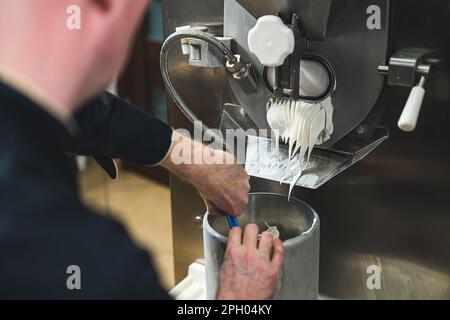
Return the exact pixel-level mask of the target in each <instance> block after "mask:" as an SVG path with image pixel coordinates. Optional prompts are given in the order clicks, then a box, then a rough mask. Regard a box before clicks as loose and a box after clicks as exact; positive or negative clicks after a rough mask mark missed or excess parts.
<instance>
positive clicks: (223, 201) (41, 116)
mask: <svg viewBox="0 0 450 320" xmlns="http://www.w3.org/2000/svg"><path fill="white" fill-rule="evenodd" d="M74 2H76V4H77V5H78V6H79V7H80V8H81V13H82V25H81V30H69V29H67V28H66V24H65V22H66V18H67V15H66V10H67V8H68V7H69V6H70V5H72V4H73V3H74ZM147 4H148V2H147V0H132V1H124V0H78V1H73V0H32V1H30V0H0V48H1V49H0V252H1V260H0V297H1V298H9V299H10V298H69V299H71V298H83V299H91V298H126V299H130V298H139V299H141V298H144V299H145V298H150V299H166V298H169V297H168V295H167V293H166V292H165V291H164V290H163V289H162V288H161V286H160V284H159V281H158V279H157V276H156V274H155V272H154V269H153V266H152V263H151V261H150V259H149V257H148V255H147V254H146V253H145V252H143V251H142V250H140V249H139V248H137V247H136V246H135V245H134V244H133V243H132V241H131V240H130V238H129V237H128V235H127V234H126V232H125V231H124V229H123V228H122V227H121V226H120V225H119V224H118V223H116V222H114V221H111V220H109V219H107V218H105V217H104V216H101V215H98V214H96V213H95V212H92V211H91V210H90V209H88V208H86V207H85V206H84V205H83V204H82V203H81V201H80V198H79V195H78V192H77V186H76V182H75V177H74V176H73V174H72V172H71V170H70V166H69V164H68V160H67V157H66V154H67V153H78V154H85V155H91V156H94V157H96V158H97V159H99V160H102V161H103V160H105V159H111V158H113V157H114V158H115V157H117V158H123V159H128V160H131V161H135V162H137V163H141V164H144V165H156V164H159V165H162V166H163V167H165V168H167V169H168V170H169V171H171V172H172V173H174V174H176V175H178V176H180V177H181V178H183V179H185V180H186V181H188V182H190V183H192V184H193V185H194V186H195V187H196V188H197V189H198V191H199V192H200V194H201V195H202V196H203V198H204V200H205V203H206V205H207V207H208V210H209V211H210V212H211V213H213V214H225V213H229V214H236V215H240V214H241V213H242V212H243V210H244V208H245V206H246V203H247V193H248V191H249V184H248V177H247V175H246V174H245V172H244V170H243V169H242V167H240V166H238V165H235V164H231V165H230V164H228V165H187V164H185V165H175V163H174V162H173V161H172V150H173V149H174V147H175V146H176V145H177V144H179V143H183V144H187V145H189V146H191V147H192V150H200V152H203V151H208V152H210V151H211V150H208V149H207V147H205V146H203V145H201V144H200V143H199V142H194V141H191V140H190V139H189V138H186V137H183V136H181V135H179V134H177V133H176V132H173V131H172V129H171V128H170V127H168V126H166V125H165V124H163V123H161V122H159V121H157V120H155V119H154V118H152V117H150V116H149V115H147V114H145V113H143V112H141V111H139V110H138V109H135V108H132V107H130V106H128V105H127V104H126V103H124V102H123V101H121V100H119V99H118V98H115V97H113V96H112V95H109V94H105V93H104V94H102V95H101V96H100V97H96V96H97V94H99V92H101V91H102V90H103V89H104V88H105V87H106V86H107V84H108V83H109V82H111V80H112V79H113V77H114V76H115V75H117V74H118V73H119V71H120V69H121V68H122V66H123V65H124V62H125V61H126V57H127V53H128V49H129V46H130V42H131V40H132V34H133V31H134V29H135V28H136V26H137V25H138V22H139V18H140V17H141V15H142V13H143V12H144V9H145V8H146V6H147ZM83 104H85V106H84V107H82V108H81V109H80V108H78V106H80V105H83ZM77 110H78V111H77ZM196 145H197V147H198V148H195V146H196ZM196 152H199V151H196ZM214 152H216V153H222V151H214ZM193 156H194V155H193ZM223 156H224V157H225V158H230V157H232V156H231V155H228V154H225V153H223ZM242 233H244V234H242ZM229 239H230V240H229V244H228V249H227V253H226V257H225V262H224V264H223V267H222V270H221V276H220V288H219V291H218V295H217V297H218V298H220V299H240V298H242V299H270V298H272V297H273V295H274V292H275V288H276V285H277V281H278V276H279V272H280V268H281V264H282V260H283V247H282V244H281V242H280V241H279V240H275V241H274V240H273V239H272V236H271V234H269V233H263V234H262V237H261V239H260V240H259V241H258V228H257V226H256V225H250V226H248V227H247V228H246V230H245V231H244V232H242V230H241V229H240V228H235V229H233V230H232V231H231V232H230V236H229ZM73 265H75V266H79V268H80V270H81V288H75V289H80V290H69V288H68V286H67V284H68V281H67V278H68V277H69V275H68V274H67V273H66V272H67V268H68V267H69V266H73ZM69 287H70V286H69ZM72 289H73V288H72Z"/></svg>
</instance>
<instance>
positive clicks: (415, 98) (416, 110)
mask: <svg viewBox="0 0 450 320" xmlns="http://www.w3.org/2000/svg"><path fill="white" fill-rule="evenodd" d="M424 85H425V77H422V79H421V80H420V83H419V84H418V85H417V86H416V87H414V88H413V89H412V90H411V94H410V95H409V98H408V101H407V102H406V105H405V108H404V109H403V112H402V115H401V117H400V120H399V121H398V127H399V128H400V129H401V130H403V131H405V132H412V131H414V130H415V129H416V125H417V120H418V118H419V114H420V109H421V108H422V102H423V98H424V96H425V89H424V88H423V86H424Z"/></svg>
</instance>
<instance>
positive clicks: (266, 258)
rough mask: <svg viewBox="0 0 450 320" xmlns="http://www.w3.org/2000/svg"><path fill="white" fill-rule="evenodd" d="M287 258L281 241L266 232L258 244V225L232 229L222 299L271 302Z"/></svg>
mask: <svg viewBox="0 0 450 320" xmlns="http://www.w3.org/2000/svg"><path fill="white" fill-rule="evenodd" d="M283 259H284V249H283V244H282V242H281V240H279V239H275V240H273V236H272V234H271V233H270V232H263V233H262V235H261V239H260V240H259V244H258V226H257V225H255V224H249V225H248V226H247V227H246V228H245V232H244V239H242V229H241V228H233V229H231V231H230V234H229V237H228V246H227V250H226V253H225V259H224V262H223V265H222V268H221V270H220V277H219V290H218V293H217V299H219V300H269V299H272V298H273V297H274V295H275V292H276V289H277V285H278V280H279V277H280V272H281V268H282V264H283Z"/></svg>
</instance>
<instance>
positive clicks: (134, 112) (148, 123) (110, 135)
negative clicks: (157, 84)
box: [67, 92, 172, 165]
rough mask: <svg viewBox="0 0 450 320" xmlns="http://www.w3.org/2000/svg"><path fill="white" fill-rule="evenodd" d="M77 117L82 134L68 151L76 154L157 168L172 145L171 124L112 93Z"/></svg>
mask: <svg viewBox="0 0 450 320" xmlns="http://www.w3.org/2000/svg"><path fill="white" fill-rule="evenodd" d="M75 118H76V120H77V122H78V125H79V132H78V134H77V136H76V137H75V143H74V145H72V146H71V147H70V150H67V151H68V152H71V153H74V154H78V155H86V156H93V157H97V158H118V159H123V160H129V161H132V162H135V163H138V164H142V165H154V164H157V163H158V162H160V161H161V160H162V159H163V158H164V156H165V155H166V154H167V152H168V151H169V148H170V145H171V141H172V129H171V128H170V127H169V126H168V125H167V124H165V123H163V122H162V121H160V120H158V119H156V118H154V117H152V116H151V115H150V114H148V113H145V112H144V111H141V110H139V109H138V108H136V107H133V106H132V105H130V104H129V103H127V102H125V101H123V100H122V99H120V98H118V97H116V96H114V95H112V94H110V93H108V92H105V93H103V94H102V95H101V96H100V97H98V98H96V99H94V100H92V101H90V102H89V103H87V104H86V105H84V106H83V107H82V108H81V109H80V111H79V112H78V113H77V114H76V115H75Z"/></svg>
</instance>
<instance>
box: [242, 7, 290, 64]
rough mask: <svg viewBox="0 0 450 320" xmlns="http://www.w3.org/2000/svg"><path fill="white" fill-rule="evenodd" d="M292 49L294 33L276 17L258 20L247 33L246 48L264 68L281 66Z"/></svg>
mask: <svg viewBox="0 0 450 320" xmlns="http://www.w3.org/2000/svg"><path fill="white" fill-rule="evenodd" d="M294 47H295V38H294V33H293V32H292V30H291V29H289V27H288V26H286V25H285V24H284V23H283V21H282V20H281V19H280V18H279V17H277V16H263V17H261V18H259V19H258V22H256V25H255V26H254V27H253V29H251V30H250V31H249V33H248V48H249V50H250V52H251V53H253V54H254V55H255V56H256V57H257V58H258V59H259V61H260V62H261V64H262V65H264V66H268V67H278V66H281V65H282V64H283V63H284V60H286V58H287V57H288V56H289V55H290V54H291V53H292V52H293V51H294Z"/></svg>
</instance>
